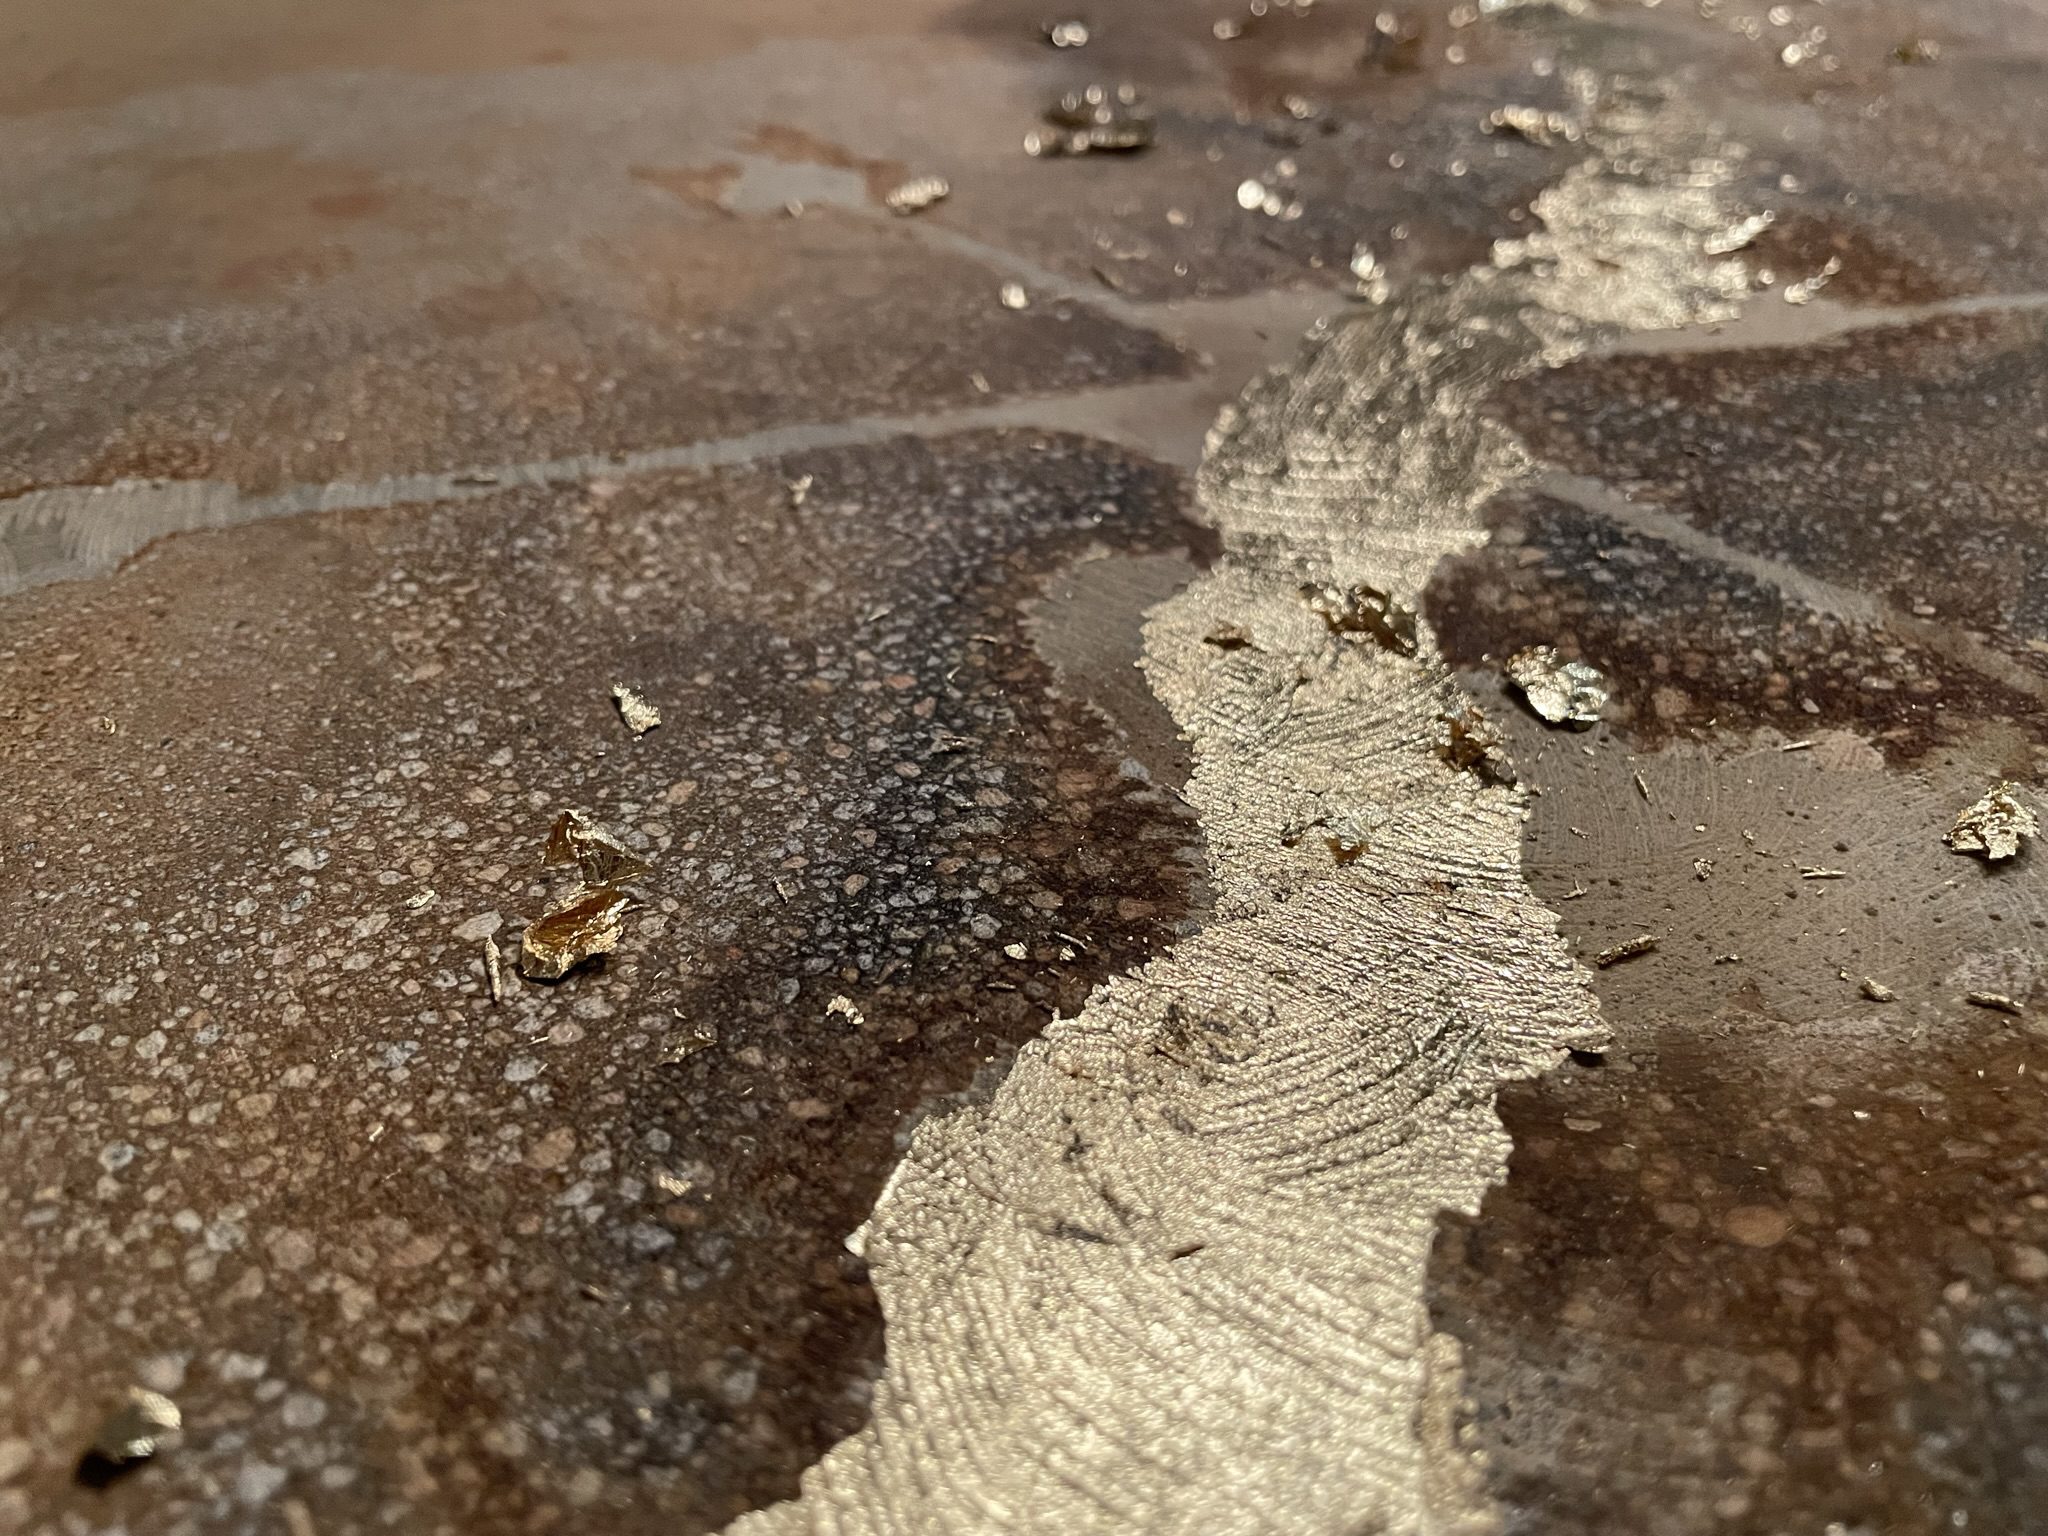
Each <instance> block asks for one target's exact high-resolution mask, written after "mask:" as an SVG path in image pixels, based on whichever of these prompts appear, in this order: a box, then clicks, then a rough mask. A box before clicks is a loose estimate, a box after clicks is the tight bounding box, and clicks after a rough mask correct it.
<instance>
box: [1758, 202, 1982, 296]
mask: <svg viewBox="0 0 2048 1536" xmlns="http://www.w3.org/2000/svg"><path fill="white" fill-rule="evenodd" d="M1831 259H1832V260H1835V261H1839V262H1840V263H1841V270H1840V271H1838V272H1836V273H1835V274H1834V275H1833V276H1832V277H1830V278H1829V279H1828V282H1827V289H1826V293H1827V296H1828V297H1829V298H1830V299H1832V300H1836V301H1838V302H1840V303H1844V304H1930V303H1933V302H1934V301H1935V300H1937V299H1947V298H1953V297H1955V296H1956V295H1957V294H1959V293H1961V292H1964V291H1965V290H1964V288H1963V286H1962V285H1961V284H1958V283H1956V282H1954V281H1953V280H1951V279H1949V278H1947V277H1945V276H1943V275H1942V273H1940V272H1939V271H1937V270H1935V269H1934V268H1932V267H1929V266H1927V265H1925V264H1924V263H1922V262H1918V261H1915V260H1914V259H1913V258H1912V257H1910V256H1907V255H1905V254H1904V253H1903V252H1901V251H1899V250H1898V249H1897V248H1896V247H1895V246H1894V245H1893V244H1892V243H1891V242H1890V241H1888V240H1886V239H1885V238H1884V237H1883V236H1882V235H1881V234H1878V233H1876V232H1874V231H1872V230H1869V229H1866V228H1863V227H1861V226H1858V225H1854V224H1845V223H1842V222H1839V221H1837V220H1834V219H1830V218H1828V217H1826V216H1825V215H1820V214H1815V213H1810V212H1807V211H1806V210H1804V209H1802V208H1799V207H1796V206H1795V207H1792V208H1786V209H1780V210H1778V213H1777V218H1776V220H1775V221H1774V222H1773V223H1772V224H1771V226H1770V228H1768V229H1766V230H1765V231H1764V232H1763V233H1762V234H1761V235H1759V236H1757V238H1756V240H1755V241H1754V242H1753V243H1752V244H1751V246H1750V248H1749V255H1748V260H1749V263H1750V265H1751V266H1753V267H1758V268H1764V267H1768V268H1769V269H1770V270H1771V271H1772V272H1774V273H1775V274H1776V275H1777V279H1778V282H1779V283H1780V284H1781V285H1782V284H1785V283H1795V282H1799V281H1801V280H1802V279H1805V278H1808V277H1812V276H1813V275H1815V274H1816V273H1818V272H1820V271H1821V270H1822V269H1823V268H1824V267H1825V266H1826V265H1827V263H1828V262H1829V260H1831Z"/></svg>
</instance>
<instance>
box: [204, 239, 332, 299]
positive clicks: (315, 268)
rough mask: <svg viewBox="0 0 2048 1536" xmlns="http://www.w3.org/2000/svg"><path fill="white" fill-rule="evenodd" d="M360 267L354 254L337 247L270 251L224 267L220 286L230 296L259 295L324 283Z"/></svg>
mask: <svg viewBox="0 0 2048 1536" xmlns="http://www.w3.org/2000/svg"><path fill="white" fill-rule="evenodd" d="M355 264H356V259H355V257H354V255H353V254H351V253H350V252H348V251H345V250H342V249H341V248H339V247H337V246H300V247H298V248H297V249H295V250H289V251H270V252H266V253H265V254H263V255H261V256H252V257H250V258H249V259H248V260H247V261H237V262H232V263H230V264H229V265H228V266H225V267H223V268H221V272H220V286H221V288H222V289H223V290H224V291H225V292H228V293H236V294H246V293H257V292H262V291H264V290H267V289H272V288H289V287H294V286H297V285H299V284H302V283H324V282H327V281H329V280H331V279H333V278H336V277H339V276H340V275H341V274H342V273H344V272H346V271H348V270H349V269H350V268H351V267H353V266H354V265H355Z"/></svg>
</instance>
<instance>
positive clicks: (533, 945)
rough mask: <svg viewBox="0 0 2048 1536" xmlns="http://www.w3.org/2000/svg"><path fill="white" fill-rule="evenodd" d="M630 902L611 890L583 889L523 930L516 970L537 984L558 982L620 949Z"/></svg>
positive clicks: (570, 894) (604, 888)
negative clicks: (583, 965) (600, 957)
mask: <svg viewBox="0 0 2048 1536" xmlns="http://www.w3.org/2000/svg"><path fill="white" fill-rule="evenodd" d="M632 905H633V898H632V897H631V896H628V895H627V894H626V893H625V892H624V891H615V890H613V889H611V887H609V886H602V885H599V886H583V887H581V888H580V889H578V890H575V891H572V892H570V893H569V895H567V896H565V897H564V898H563V899H562V900H560V901H558V902H556V903H555V904H554V905H553V906H552V907H550V908H548V910H547V911H545V912H543V913H542V914H541V915H540V916H539V917H537V918H535V919H534V920H533V921H532V922H530V923H528V924H527V925H526V932H525V934H524V935H522V936H521V939H520V949H519V969H520V971H521V972H522V973H523V974H525V975H526V976H528V977H530V978H531V979H533V980H535V981H557V980H559V979H561V978H562V977H564V976H566V975H568V974H569V972H571V971H573V970H574V969H576V967H577V966H579V965H581V964H582V963H583V962H584V961H586V960H588V959H590V958H591V957H592V956H594V955H608V954H610V953H611V952H612V951H613V950H614V949H616V948H618V945H619V936H620V935H621V934H622V933H623V932H624V931H625V918H626V909H627V908H628V907H630V906H632Z"/></svg>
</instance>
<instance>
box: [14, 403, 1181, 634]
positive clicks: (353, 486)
mask: <svg viewBox="0 0 2048 1536" xmlns="http://www.w3.org/2000/svg"><path fill="white" fill-rule="evenodd" d="M1213 387H1214V381H1213V380H1211V379H1209V378H1207V377H1206V376H1205V375H1204V374H1202V373H1196V374H1194V375H1192V376H1188V377H1182V378H1172V379H1156V378H1155V379H1143V380H1138V381H1135V382H1132V383H1128V384H1115V385H1106V386H1102V387H1099V388H1095V389H1086V390H1078V391H1072V392H1068V393H1064V394H1054V395H1044V396H1025V397H1021V398H1011V399H1006V400H1001V401H992V402H991V403H989V404H987V405H981V406H966V407H963V408H960V409H957V410H951V411H934V412H922V413H916V414H910V415H901V416H855V417H848V418H845V419H843V420H840V421H825V422H802V423H796V424H792V425H788V426H780V427H770V428H766V429H764V430H762V431H759V432H749V433H742V434H740V435H737V436H733V437H724V438H709V439H704V440H701V441H698V442H694V443H682V444H675V445H671V446H668V447H663V448H650V449H642V450H638V451H635V452H629V453H622V454H575V455H569V456H565V457H562V458H555V459H543V460H536V461H528V462H524V463H508V464H497V465H488V466H472V467H468V468H464V469H454V470H445V471H434V472H422V473H415V474H405V475H393V476H386V477H384V478H382V479H377V480H367V481H352V480H335V481H324V482H318V483H308V484H303V485H296V486H290V487H288V488H286V489H285V490H282V491H277V492H273V493H271V494H268V495H262V496H246V495H244V494H242V493H241V492H240V491H239V490H237V489H236V487H234V486H233V485H230V484H227V483H225V482H222V481H217V480H171V481H161V482H153V483H143V482H127V483H123V482H115V483H114V484H112V485H68V486H51V487H48V488H46V489H41V490H34V491H29V492H25V493H24V494H22V495H20V496H16V497H13V498H11V499H8V500H5V501H0V597H4V596H6V595H8V594H10V593H13V592H18V591H24V590H27V589H29V588H31V587H36V586H43V585H48V584H50V583H53V582H58V581H66V580H76V579H79V578H81V577H89V576H92V575H94V574H97V573H99V572H101V571H104V570H106V569H110V568H112V567H113V566H115V565H117V564H119V562H120V561H121V560H123V559H126V558H127V557H128V556H130V555H132V554H134V553H136V552H137V551H138V550H139V549H141V548H143V547H145V546H146V545H148V544H150V543H154V542H155V541H156V540H157V539H160V538H165V537H169V536H171V535H173V534H177V533H185V532H198V531H203V530H206V529H214V528H226V527H234V526H238V525H241V524H245V523H252V522H259V521H262V520H265V519H268V518H275V517H294V516H300V515H303V514H306V513H313V512H346V511H367V510H372V509H375V508H381V507H396V506H406V505H417V504H421V503H428V502H455V501H476V500H481V499H483V498H485V497H489V496H495V495H499V494H501V493H503V492H506V491H514V490H523V489H545V488H550V487H563V486H573V485H579V484H587V483H588V482H590V481H593V480H598V479H603V478H609V477H618V478H636V477H639V476H644V475H654V474H663V473H671V472H676V471H682V470H692V469H717V468H723V467H727V466H731V465H736V464H745V463H750V462H754V461H757V460H762V459H771V458H776V457H780V456H782V455H786V454H792V453H800V452H807V451H811V450H818V449H831V448H845V447H858V446H862V445H865V444H870V443H877V442H884V441H887V440H888V439H890V438H895V437H942V436H947V435H950V434H953V433H958V432H971V431H975V430H979V429H991V428H1005V427H1008V428H1018V429H1023V430H1036V431H1049V432H1092V433H1093V435H1095V436H1098V437H1101V438H1104V439H1105V440H1107V441H1111V442H1115V443H1117V444H1119V445H1120V446H1123V447H1127V448H1132V449H1135V450H1137V451H1140V452H1148V453H1151V454H1152V455H1153V456H1155V457H1168V458H1170V455H1164V454H1163V452H1162V449H1163V447H1164V445H1163V444H1162V443H1159V442H1155V441H1151V440H1148V439H1147V438H1146V437H1145V435H1144V434H1142V433H1135V432H1131V431H1126V430H1122V429H1121V427H1120V423H1119V422H1118V420H1117V417H1116V412H1115V407H1117V406H1118V405H1121V404H1128V403H1136V402H1152V403H1156V404H1162V405H1163V404H1167V403H1171V402H1173V401H1175V400H1177V399H1185V400H1186V401H1187V402H1189V403H1197V402H1199V401H1200V399H1201V395H1202V392H1203V391H1204V390H1205V389H1207V388H1213ZM80 516H85V517H90V518H91V519H92V520H93V521H94V522H95V523H96V524H98V525H100V527H99V528H98V529H97V530H90V529H89V530H88V531H87V535H86V537H85V538H84V539H83V540H81V541H80V542H81V543H82V544H83V546H84V547H83V548H82V550H80V551H78V552H76V553H74V554H73V555H72V556H71V558H68V559H66V560H64V561H62V562H61V563H58V562H52V563H49V564H46V565H42V566H33V567H31V568H29V569H28V570H26V571H23V570H21V569H19V568H18V565H17V562H16V560H15V559H14V558H13V557H12V556H11V555H10V552H9V550H8V547H7V546H8V537H7V536H8V534H9V532H10V530H30V529H35V528H38V527H47V526H52V525H56V526H62V525H64V524H66V523H68V522H69V521H70V520H71V519H72V518H74V517H80ZM95 531H97V532H99V533H100V534H101V538H100V539H99V540H98V541H95V540H94V538H93V536H92V535H93V533H94V532H95Z"/></svg>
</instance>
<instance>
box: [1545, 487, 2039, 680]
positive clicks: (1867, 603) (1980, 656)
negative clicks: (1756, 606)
mask: <svg viewBox="0 0 2048 1536" xmlns="http://www.w3.org/2000/svg"><path fill="white" fill-rule="evenodd" d="M1532 485H1533V488H1534V489H1535V490H1537V491H1540V492H1541V493H1543V494H1544V495H1546V496H1553V497H1555V498H1557V499H1558V500H1559V501H1566V502H1570V503H1571V504H1572V505H1573V506H1575V507H1579V508H1581V509H1582V510H1584V511H1587V512H1591V513H1593V514H1595V515H1596V516H1599V517H1604V518H1606V519H1607V520H1608V521H1609V522H1612V523H1618V524H1620V525H1621V526H1623V527H1625V528H1632V529H1634V530H1635V531H1636V532H1638V533H1642V534H1646V535H1648V536H1649V537H1650V538H1653V539H1656V540H1658V541H1659V542H1661V543H1665V544H1669V545H1671V546H1672V547H1673V548H1675V549H1680V550H1683V551H1685V552H1686V553H1687V554H1691V555H1698V556H1699V557H1701V558H1702V559H1706V560H1712V561H1714V562H1715V563H1716V564H1718V565H1721V566H1723V567H1725V568H1727V569H1729V570H1733V571H1739V572H1741V573H1742V574H1744V575H1746V576H1749V577H1752V578H1754V579H1755V580H1757V581H1759V582H1761V583H1763V584H1764V585H1766V586H1768V587H1770V588H1772V589H1773V590H1775V591H1777V592H1779V593H1782V594H1783V595H1784V596H1786V597H1789V598H1791V599H1793V600H1794V601H1796V602H1800V603H1804V604H1805V605H1806V606H1807V607H1809V608H1812V609H1814V610H1816V611H1817V612H1820V613H1825V614H1829V615H1831V616H1832V617H1834V618H1838V619H1842V620H1846V621H1848V622H1850V623H1855V624H1862V625H1866V626H1868V627H1870V628H1872V629H1888V630H1890V631H1891V632H1892V633H1893V634H1896V635H1899V636H1901V637H1903V638H1906V639H1910V640H1913V641H1915V642H1917V643H1918V644H1920V645H1922V646H1924V647H1926V648H1927V649H1928V650H1930V651H1933V652H1934V653H1935V654H1936V655H1939V656H1941V657H1943V658H1945V659H1946V660H1948V661H1951V662H1954V663H1955V664H1956V665H1957V666H1961V667H1967V668H1968V669H1969V670H1971V671H1972V672H1975V673H1977V674H1978V675H1979V676H1981V677H1985V678H1988V679H1989V680H1991V681H1992V682H1995V683H1998V684H2000V685H2001V686H2003V687H2006V688H2010V689H2011V690H2012V691H2013V692H2015V693H2020V694H2025V695H2026V696H2027V697H2029V698H2033V699H2038V700H2042V701H2044V702H2048V678H2043V677H2041V676H2039V675H2038V674H2036V673H2035V672H2033V671H2031V670H2030V669H2028V668H2027V667H2024V666H2022V665H2021V664H2020V663H2019V662H2017V661H2015V660H2014V659H2013V658H2012V657H2010V656H2007V655H2006V654H2005V653H2004V652H2002V651H1998V650H1994V649H1993V648H1992V647H1991V646H1988V645H1986V644H1984V643H1983V642H1982V641H1981V640H1976V639H1973V638H1971V637H1970V636H1969V635H1967V634H1964V633H1962V632H1961V631H1959V630H1957V629H1956V628H1955V627H1954V626H1952V625H1948V624H1943V623H1940V622H1939V621H1937V620H1931V619H1923V618H1919V617H1917V616H1915V615H1912V614H1905V613H1900V612H1899V611H1898V610H1897V609H1896V608H1893V607H1892V606H1891V605H1890V604H1888V603H1886V602H1884V601H1883V600H1882V599H1880V598H1876V597H1873V596H1871V595H1870V594H1869V593H1867V592H1859V591H1857V590H1856V589H1854V588H1853V587H1844V586H1840V585H1838V584H1836V583H1834V582H1830V581H1824V580H1822V579H1821V578H1820V577H1817V576H1813V575H1809V574H1808V573H1807V572H1805V571H1802V570H1800V569H1799V568H1798V567H1796V566H1792V565H1788V564H1786V563H1785V562H1784V561H1782V560H1773V559H1771V558H1770V557H1769V556H1767V555H1757V554H1751V553H1750V552H1749V551H1748V550H1744V549H1737V548H1736V547H1735V546H1734V545H1732V544H1729V543H1726V542H1724V541H1723V540H1721V539H1719V538H1716V537H1715V536H1714V535H1713V534H1711V533H1708V532H1706V531H1705V530H1703V529H1700V528H1697V527H1695V526H1693V524H1691V523H1689V522H1687V521H1686V520H1685V519H1684V518H1682V517H1680V516H1678V515H1677V514H1676V513H1674V512H1668V511H1666V510H1664V509H1663V508H1661V507H1655V506H1650V505H1647V504H1645V503H1643V502H1639V501H1631V500H1630V499H1629V498H1628V497H1626V496H1624V495H1622V494H1621V493H1620V492H1619V491H1616V490H1615V489H1614V488H1613V487H1611V486H1609V485H1607V484H1606V483H1605V482H1604V481H1600V480H1596V479H1594V478H1592V477H1591V476H1590V475H1574V474H1568V473H1566V472H1565V471H1563V470H1548V471H1545V472H1544V473H1542V474H1539V475H1537V476H1536V477H1535V479H1534V480H1533V482H1532Z"/></svg>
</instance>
